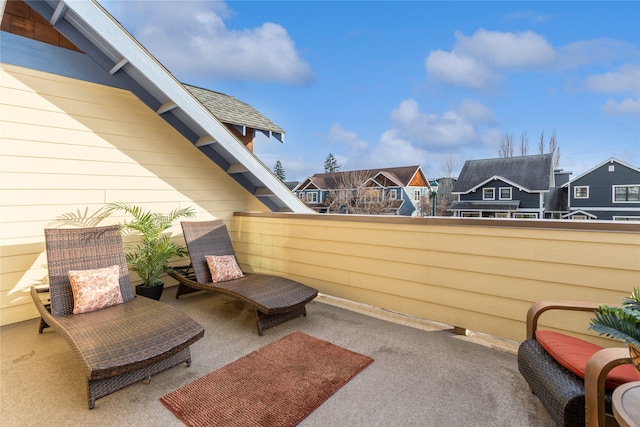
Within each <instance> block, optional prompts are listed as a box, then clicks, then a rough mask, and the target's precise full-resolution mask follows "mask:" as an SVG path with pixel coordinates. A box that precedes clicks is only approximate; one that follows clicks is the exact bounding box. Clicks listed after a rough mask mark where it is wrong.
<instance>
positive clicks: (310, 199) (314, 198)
mask: <svg viewBox="0 0 640 427" xmlns="http://www.w3.org/2000/svg"><path fill="white" fill-rule="evenodd" d="M307 203H318V193H316V192H315V191H313V192H309V193H307Z"/></svg>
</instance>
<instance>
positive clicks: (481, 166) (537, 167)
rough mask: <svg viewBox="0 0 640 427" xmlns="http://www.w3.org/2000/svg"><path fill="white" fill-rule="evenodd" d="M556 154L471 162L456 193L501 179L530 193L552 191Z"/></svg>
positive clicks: (468, 161)
mask: <svg viewBox="0 0 640 427" xmlns="http://www.w3.org/2000/svg"><path fill="white" fill-rule="evenodd" d="M552 164H553V154H536V155H532V156H517V157H500V158H496V159H481V160H467V161H466V162H465V164H464V166H463V167H462V171H461V172H460V176H459V177H458V180H457V181H456V183H455V186H454V188H453V192H455V193H465V192H468V191H471V190H472V189H474V188H477V187H478V186H479V185H481V184H483V183H484V182H486V181H487V180H489V179H491V178H493V177H499V178H503V179H505V180H507V181H508V182H511V183H513V184H516V185H518V186H519V187H521V188H523V189H526V190H528V191H546V190H549V187H550V185H551V184H552V182H551V177H552V174H553V169H552Z"/></svg>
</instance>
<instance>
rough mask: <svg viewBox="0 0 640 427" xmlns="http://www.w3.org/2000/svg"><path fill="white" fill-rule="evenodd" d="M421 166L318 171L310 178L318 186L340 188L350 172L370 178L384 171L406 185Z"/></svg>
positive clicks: (360, 176) (324, 188)
mask: <svg viewBox="0 0 640 427" xmlns="http://www.w3.org/2000/svg"><path fill="white" fill-rule="evenodd" d="M419 168H420V166H402V167H396V168H383V169H362V170H357V171H344V172H329V173H317V174H315V175H313V176H312V177H311V178H309V179H310V180H311V182H313V183H314V184H315V185H316V186H317V187H318V188H320V189H323V190H326V189H335V188H340V185H341V184H343V183H344V180H345V177H346V175H348V174H356V175H357V177H358V178H362V179H363V180H368V179H371V178H374V177H376V176H377V175H379V174H381V173H382V175H384V176H385V177H386V178H387V179H391V180H393V181H395V182H397V183H398V184H399V185H401V186H403V187H406V186H408V185H409V183H410V182H411V178H413V176H414V175H415V174H416V172H418V170H419ZM379 179H380V178H379ZM383 184H386V183H383Z"/></svg>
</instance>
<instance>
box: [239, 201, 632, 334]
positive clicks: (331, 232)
mask: <svg viewBox="0 0 640 427" xmlns="http://www.w3.org/2000/svg"><path fill="white" fill-rule="evenodd" d="M229 225H230V229H231V235H232V238H233V240H234V246H235V248H236V252H237V254H238V257H239V261H240V263H241V264H242V267H243V268H245V269H247V270H248V271H259V272H263V273H272V274H278V275H283V276H286V277H290V278H293V279H296V280H299V281H301V282H303V283H306V284H309V285H311V286H314V287H316V288H318V289H319V290H320V292H321V293H324V294H328V295H332V296H336V297H340V298H344V299H347V300H352V301H355V302H361V303H365V304H369V305H372V306H375V307H380V308H383V309H386V310H390V311H395V312H399V313H404V314H408V315H411V316H416V317H419V318H426V319H430V320H434V321H437V322H442V323H445V324H449V325H453V326H456V327H458V328H461V329H469V330H473V331H477V332H483V333H487V334H490V335H494V336H497V337H501V338H506V339H510V340H515V341H522V340H523V339H524V338H525V316H526V312H527V309H528V308H529V306H530V305H531V304H532V303H533V302H535V301H539V300H544V299H569V300H588V301H596V302H601V303H606V304H618V303H619V302H620V301H619V299H620V298H622V297H624V296H627V295H629V294H630V292H631V290H632V289H633V288H634V287H637V286H638V285H639V284H640V225H638V224H632V223H623V222H620V223H616V222H610V221H609V222H606V223H605V222H577V221H576V222H569V221H541V220H535V221H534V220H498V219H496V220H488V219H482V220H478V219H462V218H403V217H397V216H394V217H381V216H354V215H299V214H273V213H237V214H235V215H234V218H233V221H232V223H231V224H229ZM588 317H589V316H588V315H586V317H585V315H584V314H563V315H562V317H561V318H558V317H553V316H547V317H545V318H543V319H541V323H542V324H544V325H546V326H547V327H551V328H556V329H559V330H562V331H564V332H567V333H570V334H573V335H577V336H582V337H583V338H587V339H590V340H592V341H595V342H598V341H599V340H600V338H595V337H594V336H593V335H590V334H588V333H587V332H586V324H587V321H588ZM607 345H611V343H610V342H609V343H608V344H607Z"/></svg>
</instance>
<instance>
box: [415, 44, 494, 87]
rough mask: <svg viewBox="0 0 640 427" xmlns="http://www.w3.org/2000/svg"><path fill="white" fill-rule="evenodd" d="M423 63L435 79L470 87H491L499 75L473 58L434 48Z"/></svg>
mask: <svg viewBox="0 0 640 427" xmlns="http://www.w3.org/2000/svg"><path fill="white" fill-rule="evenodd" d="M424 64H425V67H426V69H427V73H429V75H430V76H431V77H433V78H434V79H435V80H437V81H439V82H442V83H447V84H452V85H456V86H465V87H468V88H470V89H476V90H482V89H485V88H488V87H492V86H494V85H495V83H496V81H497V80H498V77H499V76H498V75H497V74H495V73H494V72H492V71H491V70H489V69H487V68H486V67H485V66H484V65H483V64H482V63H480V62H478V61H477V60H475V59H474V58H471V57H468V56H461V55H458V54H457V53H455V52H445V51H442V50H435V51H433V52H430V53H429V56H427V59H425V61H424Z"/></svg>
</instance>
